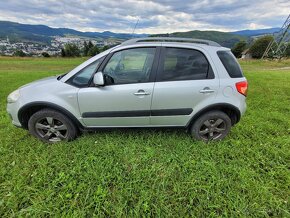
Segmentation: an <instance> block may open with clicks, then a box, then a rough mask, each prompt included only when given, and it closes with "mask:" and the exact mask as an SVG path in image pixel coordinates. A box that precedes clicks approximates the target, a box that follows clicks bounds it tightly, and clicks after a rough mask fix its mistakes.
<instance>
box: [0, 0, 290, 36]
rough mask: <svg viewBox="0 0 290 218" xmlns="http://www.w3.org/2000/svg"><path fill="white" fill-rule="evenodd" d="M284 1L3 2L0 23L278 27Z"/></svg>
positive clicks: (159, 28) (142, 29) (149, 28)
mask: <svg viewBox="0 0 290 218" xmlns="http://www.w3.org/2000/svg"><path fill="white" fill-rule="evenodd" d="M289 9H290V1H286V0H256V1H249V0H245V1H240V0H199V1H192V0H183V1H180V0H158V1H142V0H107V1H101V0H95V1H91V0H46V1H40V0H21V1H19V0H9V1H2V2H1V4H0V20H8V21H15V22H20V23H29V24H45V25H49V26H52V27H67V28H73V29H77V30H81V31H107V30H109V31H115V32H131V31H132V29H133V27H134V25H135V23H136V21H137V20H138V19H139V24H138V26H137V29H136V31H135V32H138V33H167V32H174V31H189V30H195V29H198V30H208V29H210V30H223V31H233V30H240V29H247V28H250V29H257V28H267V27H279V26H281V25H282V24H283V22H284V20H285V19H286V17H287V16H288V14H289Z"/></svg>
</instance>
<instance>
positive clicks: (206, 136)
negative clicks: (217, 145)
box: [191, 111, 232, 141]
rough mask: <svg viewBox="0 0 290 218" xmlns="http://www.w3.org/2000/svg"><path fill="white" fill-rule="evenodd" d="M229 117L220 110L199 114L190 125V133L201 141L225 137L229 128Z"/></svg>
mask: <svg viewBox="0 0 290 218" xmlns="http://www.w3.org/2000/svg"><path fill="white" fill-rule="evenodd" d="M231 126H232V125H231V119H230V118H229V116H228V115H227V114H225V113H224V112H222V111H210V112H207V113H205V114H203V115H202V116H200V117H199V118H198V119H197V120H196V121H195V122H194V124H193V125H192V127H191V135H192V136H193V137H194V138H195V139H197V140H202V141H215V140H221V139H223V138H225V137H226V136H227V135H228V133H229V131H230V129H231Z"/></svg>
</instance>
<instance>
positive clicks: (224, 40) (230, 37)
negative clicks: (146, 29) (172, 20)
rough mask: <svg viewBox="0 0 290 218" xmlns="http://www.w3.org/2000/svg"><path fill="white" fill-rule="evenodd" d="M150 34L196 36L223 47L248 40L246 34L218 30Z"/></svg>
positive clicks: (229, 46)
mask: <svg viewBox="0 0 290 218" xmlns="http://www.w3.org/2000/svg"><path fill="white" fill-rule="evenodd" d="M152 36H165V37H184V38H198V39H206V40H212V41H215V42H217V43H219V44H221V45H222V46H224V47H228V48H231V47H233V46H234V44H235V43H237V42H239V41H240V40H248V37H247V36H240V35H237V34H232V33H226V32H219V31H199V30H194V31H189V32H175V33H169V34H156V35H152Z"/></svg>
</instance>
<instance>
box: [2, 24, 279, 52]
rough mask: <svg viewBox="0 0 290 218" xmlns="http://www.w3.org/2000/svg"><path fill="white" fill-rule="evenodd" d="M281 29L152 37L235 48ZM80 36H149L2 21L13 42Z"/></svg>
mask: <svg viewBox="0 0 290 218" xmlns="http://www.w3.org/2000/svg"><path fill="white" fill-rule="evenodd" d="M279 29H280V28H270V29H260V30H241V31H236V32H220V31H199V30H194V31H188V32H174V33H167V34H156V35H151V36H171V37H185V38H200V39H207V40H212V41H215V42H217V43H219V44H221V45H222V46H225V47H229V48H231V47H233V46H234V44H235V43H237V42H238V41H240V40H246V41H247V40H249V38H250V37H252V36H256V35H263V34H268V33H273V32H277V31H279ZM67 35H73V36H79V37H88V38H94V39H109V38H113V39H119V40H126V39H130V38H136V37H147V36H148V34H133V35H132V34H130V33H114V32H110V31H105V32H81V31H77V30H74V29H68V28H51V27H48V26H45V25H30V24H20V23H15V22H9V21H0V39H1V38H2V39H6V37H7V36H8V37H9V39H10V41H11V42H25V41H26V42H27V41H29V42H38V43H45V44H49V43H50V41H51V39H52V37H54V36H67Z"/></svg>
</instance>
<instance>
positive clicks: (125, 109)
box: [78, 47, 156, 127]
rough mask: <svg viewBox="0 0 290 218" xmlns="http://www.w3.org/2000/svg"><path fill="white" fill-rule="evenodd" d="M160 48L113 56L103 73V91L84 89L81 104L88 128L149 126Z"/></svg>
mask: <svg viewBox="0 0 290 218" xmlns="http://www.w3.org/2000/svg"><path fill="white" fill-rule="evenodd" d="M155 53H156V48H154V47H145V48H132V49H127V50H121V51H116V52H114V53H113V54H110V58H109V60H107V61H106V64H103V66H101V69H99V71H102V72H103V74H104V79H105V85H104V86H102V87H87V88H81V89H80V90H79V93H78V101H79V107H80V112H81V115H82V119H83V122H84V123H85V124H86V126H88V127H110V126H119V127H121V126H124V127H125V126H147V125H149V117H150V107H151V99H152V94H153V87H154V81H153V78H154V76H152V75H153V74H154V71H156V69H154V68H153V66H155V64H153V62H154V60H155V58H154V57H155Z"/></svg>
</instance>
